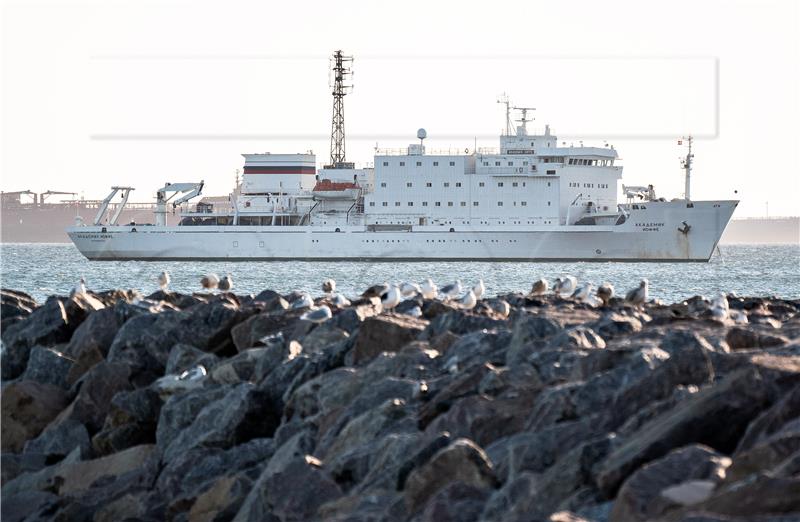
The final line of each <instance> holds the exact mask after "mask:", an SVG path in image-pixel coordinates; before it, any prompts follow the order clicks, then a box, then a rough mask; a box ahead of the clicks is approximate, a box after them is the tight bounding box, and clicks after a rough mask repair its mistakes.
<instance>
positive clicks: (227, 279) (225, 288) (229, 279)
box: [217, 274, 233, 292]
mask: <svg viewBox="0 0 800 522" xmlns="http://www.w3.org/2000/svg"><path fill="white" fill-rule="evenodd" d="M217 287H218V288H219V289H220V291H222V292H229V291H230V289H231V288H233V276H231V275H230V274H228V275H226V276H223V277H222V279H220V280H219V283H217Z"/></svg>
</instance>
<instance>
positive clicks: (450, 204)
mask: <svg viewBox="0 0 800 522" xmlns="http://www.w3.org/2000/svg"><path fill="white" fill-rule="evenodd" d="M503 203H504V202H503V201H498V202H497V206H498V207H502V206H503ZM511 203H512V204H511V206H514V207H516V206H517V202H516V201H512V202H511ZM519 205H520V206H521V207H527V206H528V202H527V201H520V202H519ZM369 206H370V207H374V206H376V205H375V201H370V202H369ZM381 206H382V207H388V206H389V202H388V201H381ZM394 206H395V207H399V206H402V204H401V202H399V201H395V202H394ZM406 206H409V207H413V206H414V202H413V201H408V202H406ZM422 206H423V207H427V206H428V201H423V202H422ZM433 206H434V207H441V206H442V202H441V201H434V202H433ZM447 206H448V207H454V206H455V203H454V202H453V201H448V202H447ZM459 206H461V207H466V206H467V202H466V201H461V202H459ZM472 206H473V207H477V206H480V205H479V202H478V201H473V202H472ZM547 206H548V207H549V206H550V202H549V201H548V202H547Z"/></svg>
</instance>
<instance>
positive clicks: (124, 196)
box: [92, 187, 134, 225]
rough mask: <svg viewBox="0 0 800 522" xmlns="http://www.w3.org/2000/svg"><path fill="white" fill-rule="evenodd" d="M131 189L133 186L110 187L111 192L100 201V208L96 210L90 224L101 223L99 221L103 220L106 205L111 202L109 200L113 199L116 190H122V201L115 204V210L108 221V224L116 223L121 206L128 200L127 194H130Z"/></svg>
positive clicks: (106, 208)
mask: <svg viewBox="0 0 800 522" xmlns="http://www.w3.org/2000/svg"><path fill="white" fill-rule="evenodd" d="M132 190H134V188H133V187H111V193H110V194H109V195H108V196H106V198H105V199H104V200H103V201H102V202H101V203H100V209H99V210H98V211H97V215H95V217H94V221H93V222H92V224H94V225H100V224H102V223H101V222H102V221H103V216H104V215H105V213H106V210H108V205H109V204H111V200H112V199H114V196H116V195H117V193H118V192H120V191H122V202H120V203H119V204H118V205H117V210H116V211H115V212H114V215H113V216H111V219H110V220H109V221H108V224H109V225H116V224H117V220H118V219H119V215H120V214H121V213H122V209H123V207H124V206H125V204H126V203H127V202H128V196H130V195H131V191H132Z"/></svg>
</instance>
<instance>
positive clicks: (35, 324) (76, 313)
mask: <svg viewBox="0 0 800 522" xmlns="http://www.w3.org/2000/svg"><path fill="white" fill-rule="evenodd" d="M94 306H95V303H93V302H90V301H87V300H85V299H76V298H71V299H63V298H59V297H50V298H48V299H47V301H45V303H44V304H43V305H42V306H40V307H39V308H37V309H36V310H34V311H33V312H32V313H31V314H30V315H29V316H27V317H26V318H25V319H24V320H23V321H20V322H17V323H15V324H12V325H11V326H9V327H8V328H6V329H4V331H3V333H2V336H3V343H4V344H5V348H6V349H5V352H4V354H3V358H2V378H3V379H4V380H6V379H14V378H16V377H18V376H19V375H21V374H22V372H24V371H25V367H26V366H27V363H28V355H29V354H30V350H31V348H32V347H33V346H36V345H40V346H53V345H55V344H59V343H65V342H67V341H69V339H70V336H71V335H72V332H73V331H75V329H76V328H77V327H78V325H80V323H81V322H82V321H83V320H84V319H85V318H86V316H87V315H88V314H89V313H90V312H91V311H93V310H94ZM98 306H99V308H102V304H99V303H98ZM99 308H98V309H99Z"/></svg>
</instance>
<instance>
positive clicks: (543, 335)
mask: <svg viewBox="0 0 800 522" xmlns="http://www.w3.org/2000/svg"><path fill="white" fill-rule="evenodd" d="M562 329H563V327H562V325H561V324H560V323H559V322H558V321H556V320H554V319H551V318H549V317H546V316H543V315H533V314H525V315H521V316H520V317H517V318H516V319H515V320H514V325H513V327H512V334H511V341H510V343H509V344H508V349H507V351H506V364H507V365H508V366H512V365H514V364H518V363H522V362H527V360H528V358H529V357H530V355H531V353H532V352H533V351H535V350H536V349H539V348H541V347H543V346H544V345H545V343H544V339H547V338H548V337H551V336H553V335H555V334H557V333H559V332H561V330H562Z"/></svg>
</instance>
